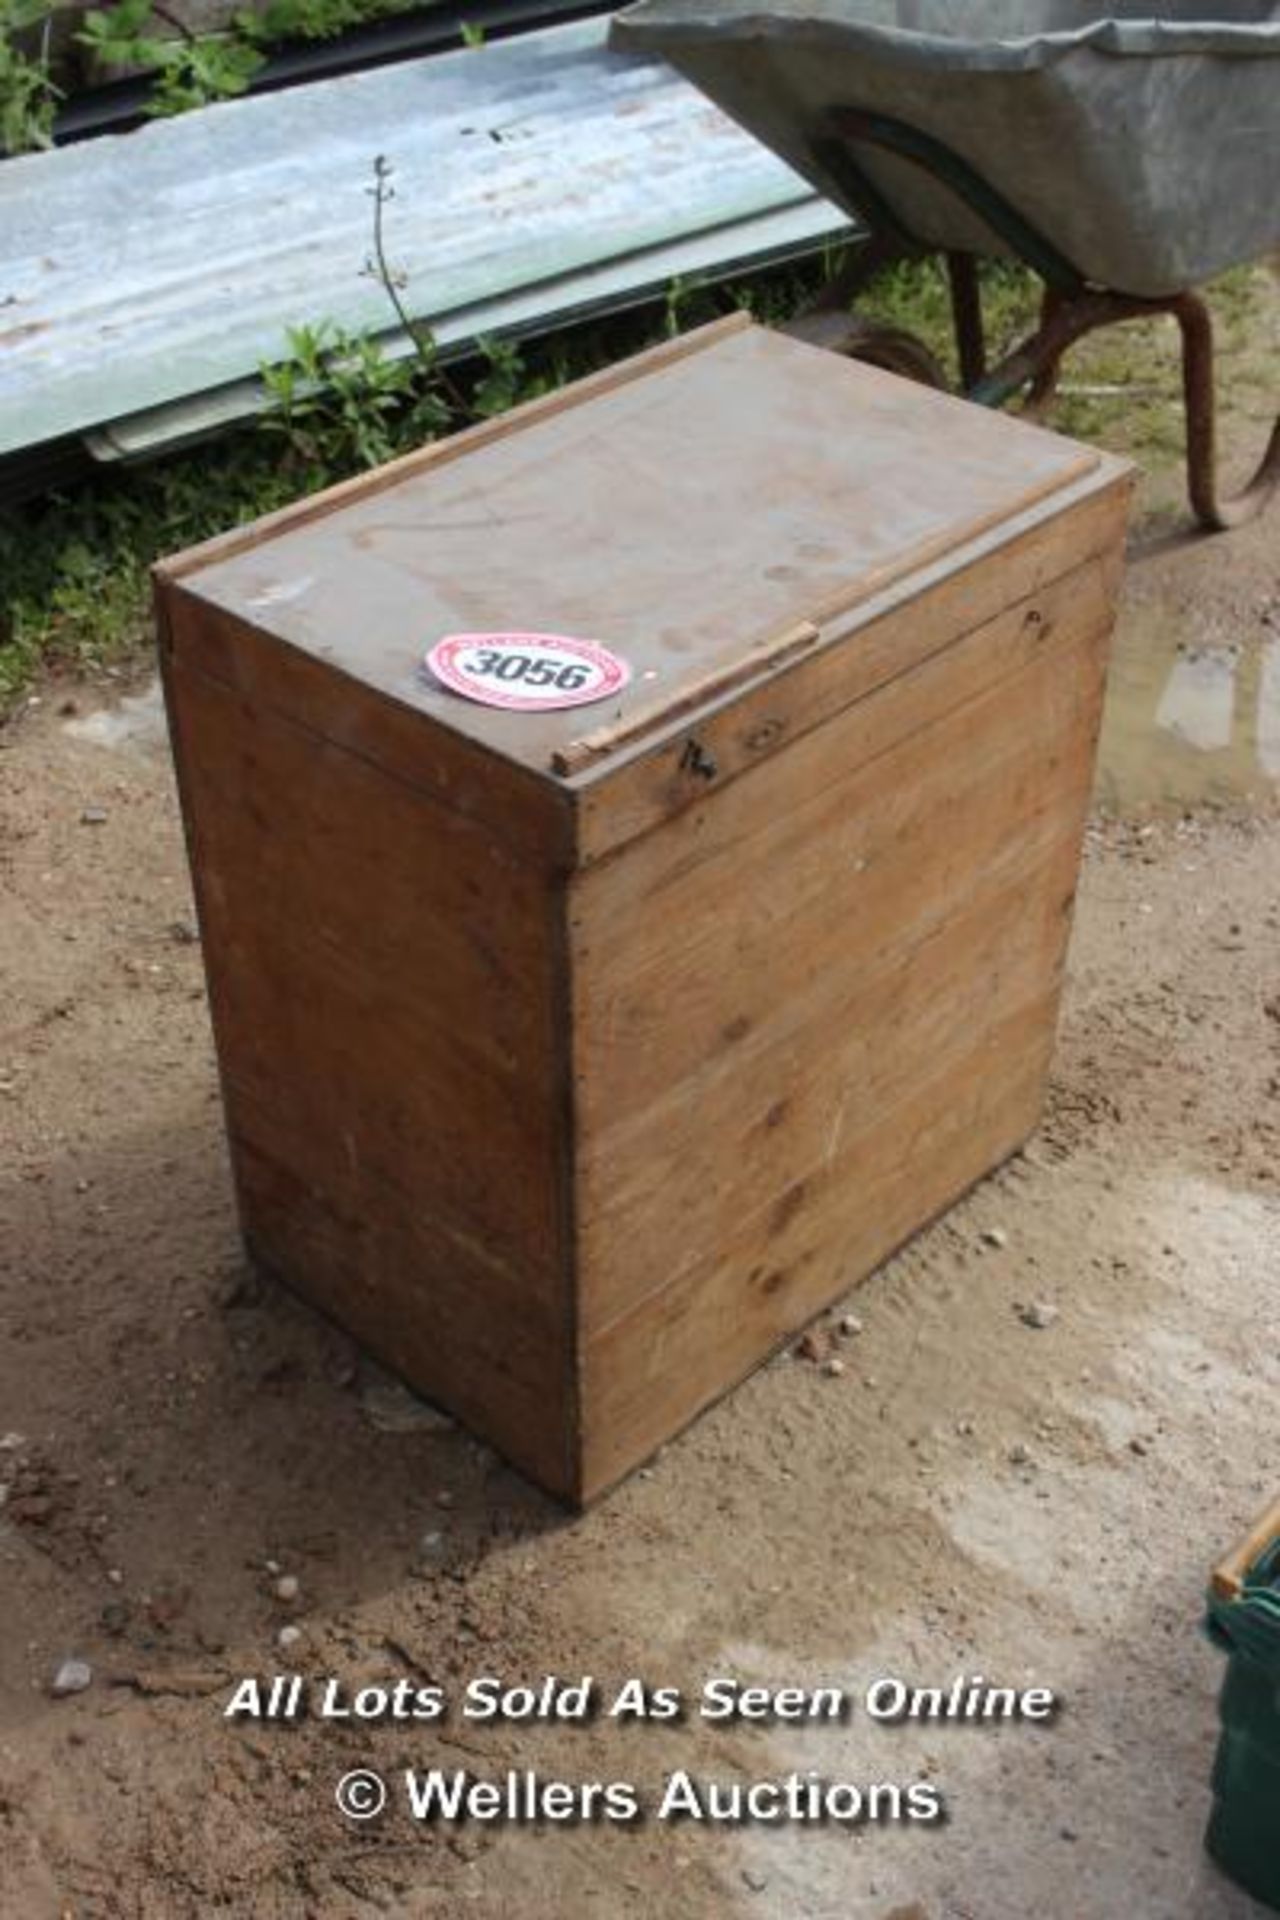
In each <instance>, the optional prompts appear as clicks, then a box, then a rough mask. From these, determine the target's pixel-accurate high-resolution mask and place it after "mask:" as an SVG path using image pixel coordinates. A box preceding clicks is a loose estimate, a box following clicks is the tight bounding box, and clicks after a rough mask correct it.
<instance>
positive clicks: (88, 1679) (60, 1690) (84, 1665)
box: [49, 1659, 93, 1700]
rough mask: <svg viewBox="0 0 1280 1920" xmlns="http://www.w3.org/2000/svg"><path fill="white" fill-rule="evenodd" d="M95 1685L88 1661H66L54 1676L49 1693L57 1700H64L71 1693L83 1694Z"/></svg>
mask: <svg viewBox="0 0 1280 1920" xmlns="http://www.w3.org/2000/svg"><path fill="white" fill-rule="evenodd" d="M92 1685H93V1668H92V1667H91V1666H90V1665H89V1662H88V1661H87V1660H74V1659H72V1660H64V1661H63V1662H62V1665H61V1666H60V1667H59V1668H58V1671H57V1672H56V1673H55V1674H54V1676H53V1680H52V1682H51V1683H50V1687H49V1691H50V1693H51V1694H52V1695H53V1697H54V1699H55V1700H63V1699H65V1698H66V1696H67V1695H68V1694H70V1693H83V1692H84V1691H85V1689H86V1688H87V1687H91V1686H92Z"/></svg>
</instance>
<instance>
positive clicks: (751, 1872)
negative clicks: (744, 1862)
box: [742, 1867, 769, 1893]
mask: <svg viewBox="0 0 1280 1920" xmlns="http://www.w3.org/2000/svg"><path fill="white" fill-rule="evenodd" d="M742 1878H743V1881H744V1883H745V1884H746V1885H747V1886H748V1887H750V1889H751V1891H752V1893H763V1892H764V1890H765V1888H766V1887H767V1886H768V1884H769V1876H768V1874H767V1873H757V1872H756V1870H755V1868H754V1867H744V1868H743V1869H742Z"/></svg>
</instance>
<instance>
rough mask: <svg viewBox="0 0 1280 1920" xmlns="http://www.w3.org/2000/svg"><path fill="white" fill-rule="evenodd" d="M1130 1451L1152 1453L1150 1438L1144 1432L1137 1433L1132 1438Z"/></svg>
mask: <svg viewBox="0 0 1280 1920" xmlns="http://www.w3.org/2000/svg"><path fill="white" fill-rule="evenodd" d="M1129 1451H1130V1453H1136V1454H1144V1453H1150V1451H1151V1442H1150V1441H1149V1440H1148V1439H1146V1438H1145V1437H1144V1436H1143V1435H1142V1434H1140V1433H1135V1434H1134V1436H1133V1438H1132V1440H1131V1441H1130V1442H1129Z"/></svg>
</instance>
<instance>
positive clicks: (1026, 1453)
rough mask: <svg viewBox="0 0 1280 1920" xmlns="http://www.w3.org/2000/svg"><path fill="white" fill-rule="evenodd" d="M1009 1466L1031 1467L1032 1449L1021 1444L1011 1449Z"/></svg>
mask: <svg viewBox="0 0 1280 1920" xmlns="http://www.w3.org/2000/svg"><path fill="white" fill-rule="evenodd" d="M1009 1465H1010V1466H1011V1467H1029V1466H1030V1465H1031V1450H1030V1448H1029V1447H1024V1446H1023V1445H1022V1443H1021V1442H1019V1443H1018V1445H1017V1446H1015V1447H1010V1449H1009Z"/></svg>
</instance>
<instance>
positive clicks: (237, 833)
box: [166, 610, 573, 1491]
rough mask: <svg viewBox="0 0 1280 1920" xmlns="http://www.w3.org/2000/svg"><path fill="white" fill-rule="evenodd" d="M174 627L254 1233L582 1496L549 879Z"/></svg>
mask: <svg viewBox="0 0 1280 1920" xmlns="http://www.w3.org/2000/svg"><path fill="white" fill-rule="evenodd" d="M171 623H172V610H171ZM171 637H172V639H173V641H174V643H175V644H174V645H173V648H172V650H171V651H170V653H169V657H168V659H167V663H166V683H167V692H168V698H169V703H170V712H171V716H172V720H173V724H174V732H175V747H176V753H177V758H178V763H179V773H180V782H181V787H182V794H183V804H184V811H185V814H186V819H187V830H188V843H189V848H190V852H191V858H192V866H193V869H194V873H195V878H196V885H197V895H198V900H199V904H200V913H201V927H202V934H203V938H204V942H205V956H206V964H207V968H208V972H209V981H210V999H211V1006H212V1012H213V1019H214V1030H215V1036H216V1040H217V1046H218V1053H219V1065H220V1071H221V1075H222V1081H223V1091H224V1097H225V1101H226V1106H227V1118H228V1130H229V1133H230V1137H231V1144H232V1150H233V1160H234V1164H235V1168H236V1174H237V1184H238V1189H239V1197H240V1202H241V1207H242V1213H243V1219H244V1226H245V1230H246V1236H247V1238H248V1240H249V1242H250V1244H251V1245H252V1247H253V1249H254V1251H255V1253H256V1254H257V1255H258V1256H259V1257H260V1258H261V1259H262V1260H263V1261H264V1262H265V1263H266V1264H268V1265H269V1266H271V1267H272V1268H274V1269H276V1270H278V1271H279V1272H280V1274H281V1275H282V1277H284V1278H285V1279H286V1280H288V1281H289V1282H290V1284H292V1285H293V1286H295V1287H296V1288H297V1289H298V1291H299V1292H301V1293H303V1294H305V1295H306V1296H307V1297H308V1298H310V1299H311V1300H312V1301H314V1302H315V1303H316V1304H317V1305H318V1306H320V1307H321V1308H323V1309H324V1310H325V1311H326V1312H328V1313H330V1314H331V1315H332V1316H333V1317H334V1318H335V1319H336V1320H338V1321H340V1322H342V1323H343V1324H345V1325H347V1326H349V1327H350V1328H351V1330H352V1331H353V1332H354V1333H355V1334H357V1336H358V1337H360V1338H361V1339H363V1340H365V1341H366V1342H367V1343H368V1344H369V1346H370V1347H371V1348H372V1349H373V1350H374V1351H375V1352H377V1353H378V1355H379V1357H380V1358H382V1359H384V1360H386V1361H387V1362H388V1363H389V1364H390V1365H391V1366H393V1367H395V1368H396V1369H397V1370H398V1371H400V1372H402V1373H403V1374H404V1375H405V1376H406V1377H407V1378H409V1379H410V1380H411V1381H412V1383H413V1384H414V1385H416V1386H417V1387H419V1388H420V1389H421V1390H422V1391H424V1392H426V1393H428V1394H430V1395H431V1396H432V1397H433V1398H435V1399H438V1400H440V1401H441V1402H442V1403H443V1404H445V1405H446V1406H449V1407H451V1408H452V1409H453V1410H455V1411H456V1412H457V1413H459V1414H460V1415H461V1416H462V1417H463V1418H464V1419H465V1420H467V1421H468V1422H469V1423H470V1424H472V1425H474V1426H475V1427H476V1429H477V1430H478V1431H480V1432H482V1433H484V1434H485V1435H486V1436H487V1437H488V1438H490V1439H492V1440H493V1441H494V1443H495V1444H496V1445H497V1446H499V1447H500V1448H501V1449H502V1450H503V1451H504V1452H506V1453H508V1454H509V1455H510V1457H511V1458H513V1459H514V1460H516V1462H517V1463H518V1464H520V1465H523V1466H525V1467H526V1468H527V1469H528V1471H529V1472H530V1473H532V1474H533V1475H534V1477H535V1478H538V1479H540V1480H542V1481H543V1482H544V1484H547V1485H550V1486H552V1487H553V1488H555V1489H556V1490H558V1491H570V1490H571V1483H572V1473H571V1465H570V1463H571V1452H572V1448H571V1436H570V1430H569V1429H570V1410H571V1406H572V1398H573V1396H572V1380H571V1371H570V1364H569V1363H570V1345H569V1341H568V1335H567V1324H568V1304H567V1296H566V1278H565V1260H566V1232H565V1220H566V1217H567V1215H566V1187H567V1182H566V1170H565V1169H566V1159H565V1153H566V1143H565V1139H564V1128H563V1113H564V1101H565V1055H564V1048H563V1045H562V1042H561V1037H560V1020H559V1017H558V1004H559V1003H558V1000H557V987H556V981H557V967H556V951H557V944H558V933H557V913H558V898H557V893H556V890H555V889H554V888H551V887H549V885H548V882H547V878H546V875H545V874H543V873H540V872H539V871H538V870H537V868H536V867H535V866H533V865H532V864H531V863H528V862H526V861H524V860H523V859H522V858H521V857H520V855H519V853H518V851H517V850H516V849H514V848H513V847H512V846H510V844H509V843H507V842H505V841H503V840H501V839H500V838H498V837H497V836H495V835H494V834H492V833H491V832H489V831H487V830H486V829H485V828H484V827H483V826H481V825H480V824H479V823H477V822H476V821H475V820H473V819H471V818H469V817H467V816H466V815H463V814H459V813H457V812H454V811H452V810H450V809H448V808H447V807H443V806H440V805H438V804H436V803H434V802H433V801H432V800H431V799H430V798H428V797H427V796H426V795H425V794H423V793H422V792H421V791H419V790H417V789H415V788H413V787H411V786H409V785H407V784H405V783H404V782H402V781H399V780H397V779H394V778H391V777H388V775H387V774H386V773H385V772H383V771H382V770H381V769H379V768H378V767H377V766H375V765H372V764H370V763H369V762H368V761H367V760H365V759H363V758H362V757H360V756H359V755H358V754H355V753H353V752H351V751H349V750H348V749H346V748H344V747H341V746H338V745H335V744H334V743H333V742H331V741H329V740H326V739H325V738H323V737H322V736H320V735H318V734H316V733H314V732H313V731H311V730H310V729H309V728H307V727H305V726H300V725H298V724H296V723H295V722H293V721H291V720H290V719H288V718H287V717H285V716H284V715H283V714H281V713H279V712H277V711H272V710H266V709H264V708H262V707H261V706H259V705H256V704H255V703H254V702H253V701H252V700H251V699H249V698H247V697H246V696H245V695H244V694H243V693H241V692H239V691H237V690H236V689H235V688H234V687H230V686H227V685H226V684H224V683H222V682H220V681H218V680H215V679H212V678H210V677H209V676H207V675H206V674H204V673H203V672H201V671H200V670H199V668H197V667H194V666H193V665H192V664H191V661H190V658H189V650H186V649H184V647H183V644H182V641H183V634H182V629H181V614H180V612H179V614H178V616H177V620H176V625H172V624H171Z"/></svg>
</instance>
